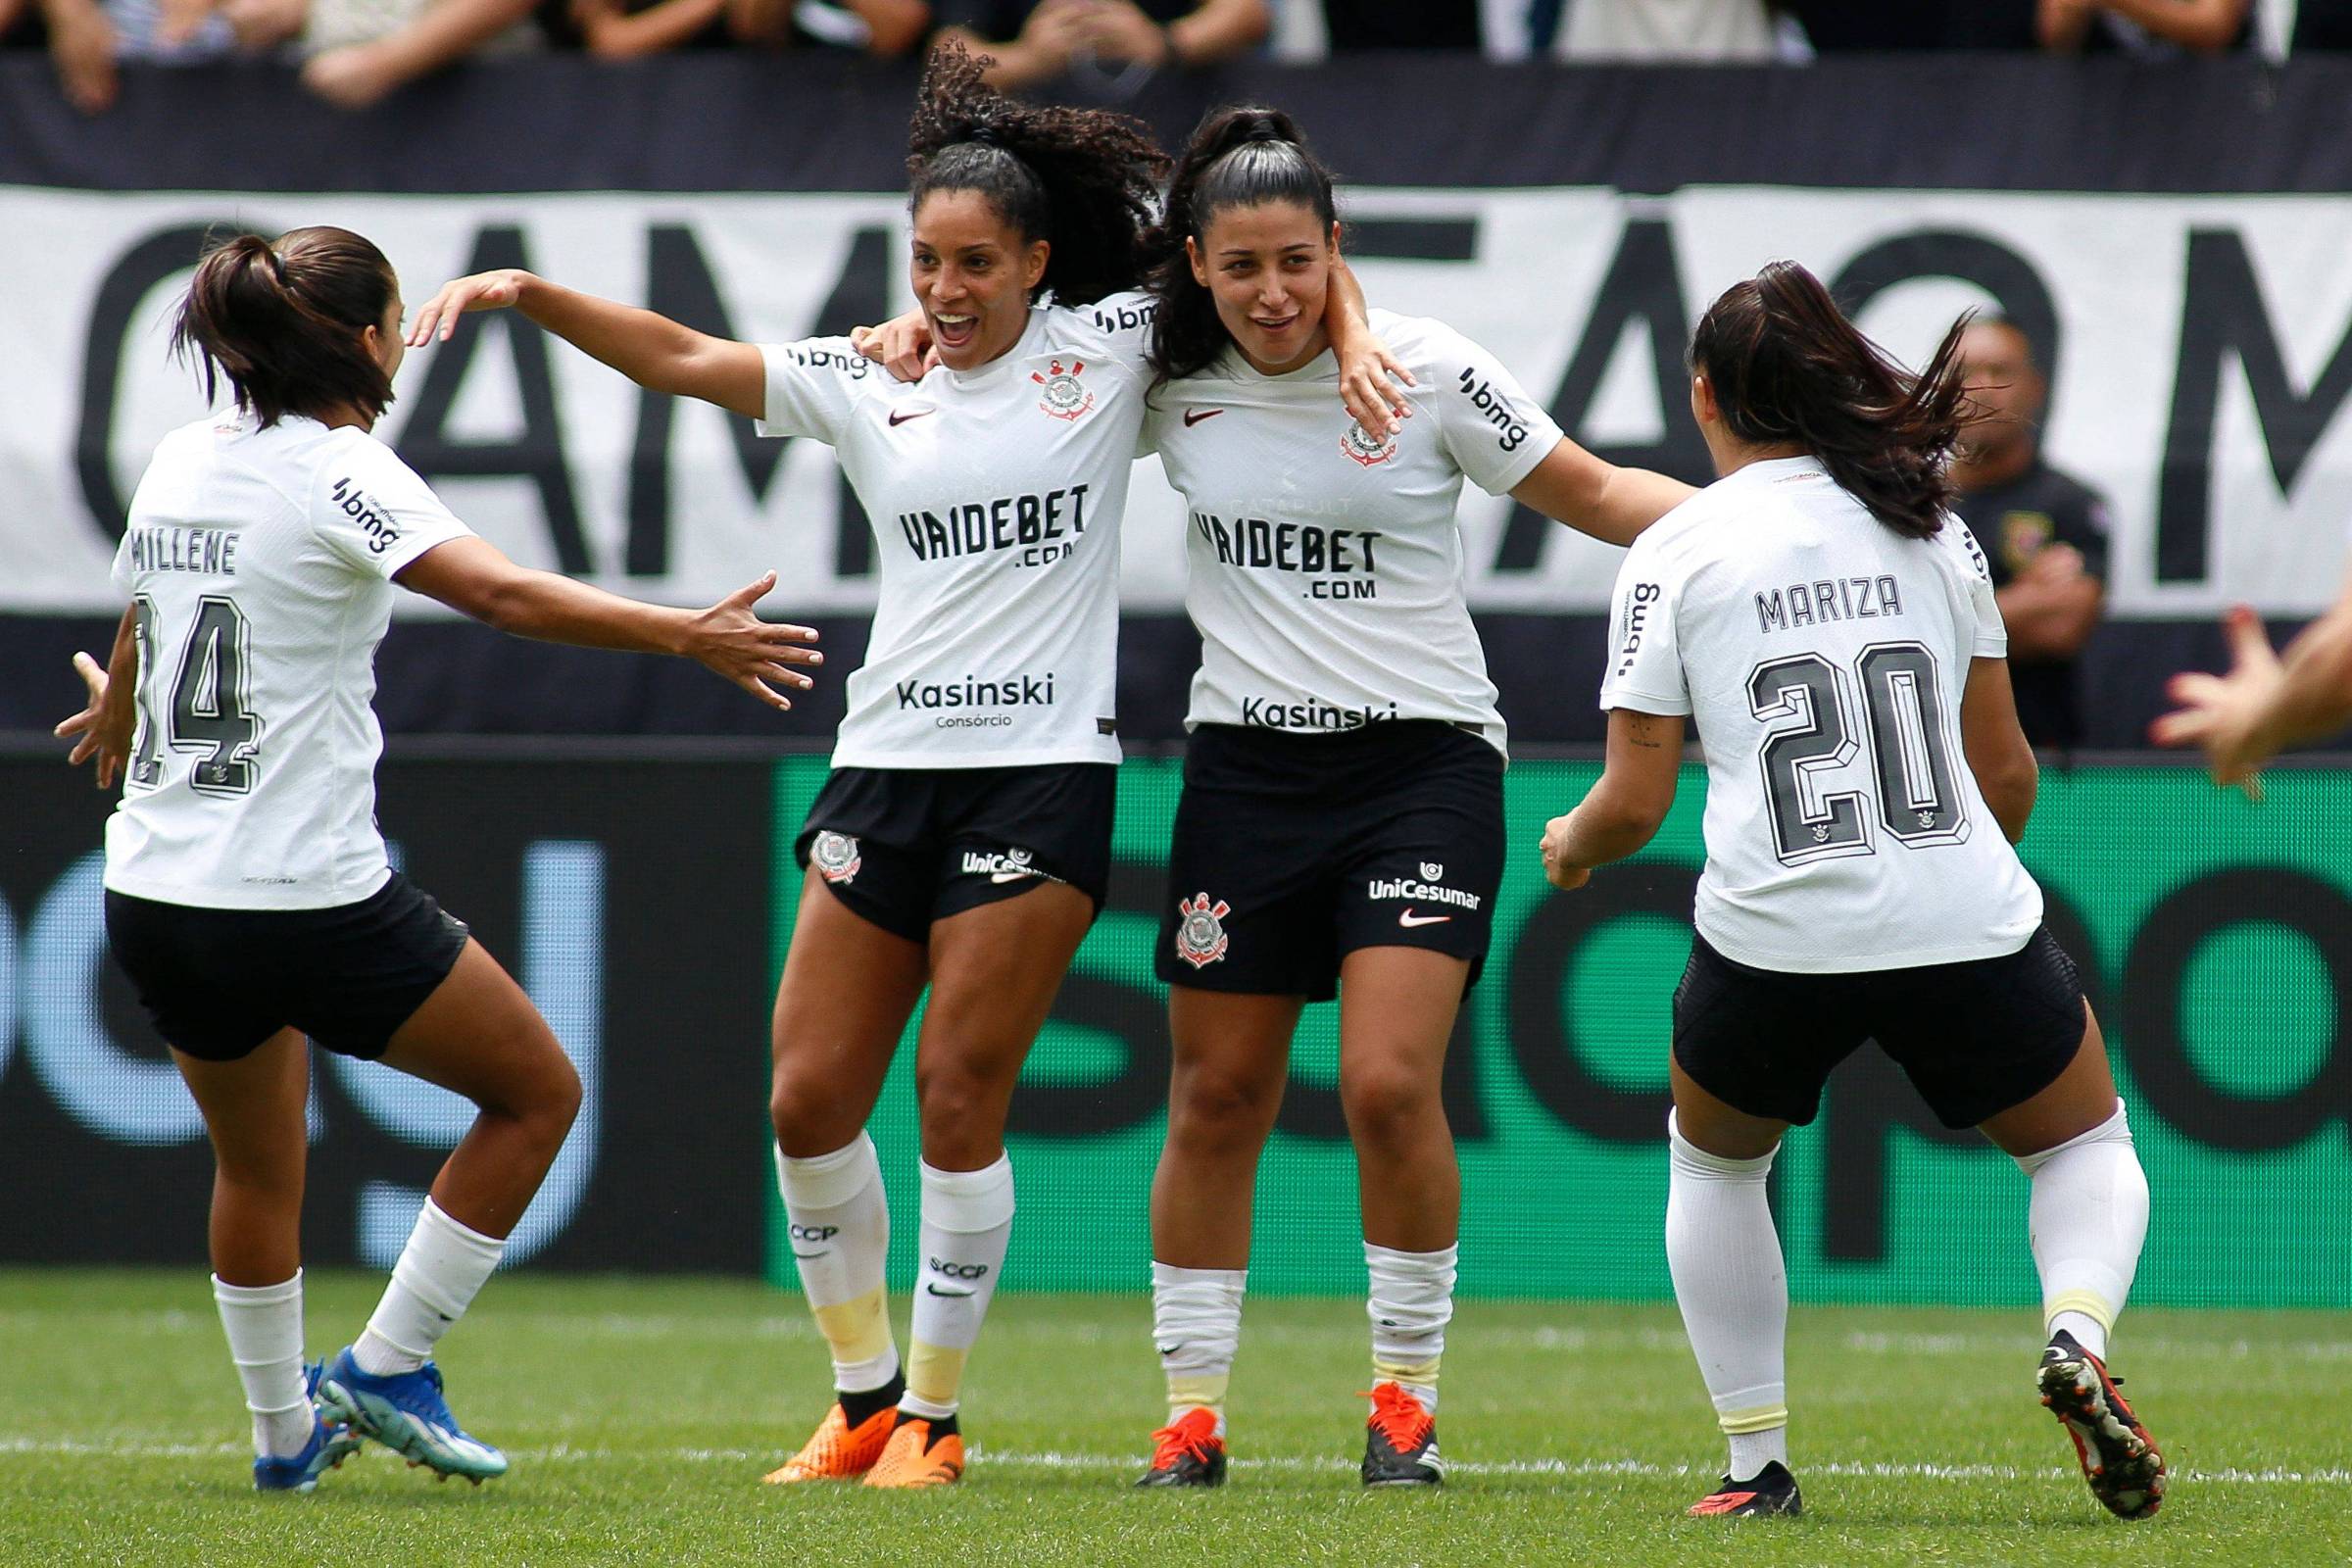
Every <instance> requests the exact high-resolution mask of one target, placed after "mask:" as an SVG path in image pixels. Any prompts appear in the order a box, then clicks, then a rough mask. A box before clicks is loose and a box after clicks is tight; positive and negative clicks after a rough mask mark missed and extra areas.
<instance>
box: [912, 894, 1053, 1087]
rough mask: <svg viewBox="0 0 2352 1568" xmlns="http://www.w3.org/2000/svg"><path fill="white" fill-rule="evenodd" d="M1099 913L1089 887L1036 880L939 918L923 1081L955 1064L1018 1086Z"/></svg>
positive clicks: (970, 1074) (961, 1073)
mask: <svg viewBox="0 0 2352 1568" xmlns="http://www.w3.org/2000/svg"><path fill="white" fill-rule="evenodd" d="M1094 919H1095V901H1094V899H1093V898H1091V897H1090V896H1089V895H1087V894H1086V893H1085V892H1083V891H1081V890H1080V889H1078V888H1075V887H1072V886H1070V885H1068V884H1066V883H1061V882H1046V881H1038V880H1034V879H1032V880H1031V881H1029V882H1028V883H1027V885H1026V886H1025V887H1024V888H1023V890H1022V891H1021V892H1019V893H1018V894H1017V895H1015V896H1014V897H1011V898H1005V899H999V900H996V901H994V902H992V903H988V904H982V905H979V906H977V907H972V908H966V909H963V910H961V911H960V912H958V913H956V914H952V915H949V916H948V917H946V918H945V919H942V920H938V921H935V922H933V924H932V926H931V1005H929V1006H928V1007H927V1008H926V1009H924V1013H923V1029H922V1034H921V1036H920V1038H919V1039H918V1040H917V1042H916V1047H915V1072H916V1076H917V1079H918V1082H919V1081H920V1080H922V1079H925V1078H936V1077H938V1076H939V1075H941V1074H942V1073H948V1074H952V1075H954V1076H956V1077H958V1078H964V1079H976V1080H980V1081H984V1082H989V1083H1002V1084H1003V1085H1004V1086H1005V1090H1006V1092H1007V1093H1009V1091H1010V1086H1011V1082H1012V1079H1013V1078H1015V1077H1017V1076H1018V1075H1019V1073H1020V1070H1021V1063H1022V1061H1023V1060H1025V1059H1026V1058H1027V1056H1028V1054H1029V1047H1030V1045H1031V1043H1032V1042H1034V1041H1035V1040H1036V1039H1037V1032H1038V1031H1039V1030H1040V1029H1042V1028H1044V1027H1045V1022H1046V1018H1047V1015H1048V1014H1050V1013H1051V1012H1052V1011H1053V1010H1054V997H1055V996H1057V995H1059V993H1060V991H1061V982H1062V977H1063V976H1064V975H1066V974H1067V973H1068V972H1069V968H1070V960H1071V959H1072V958H1073V957H1075V956H1077V953H1078V945H1079V943H1081V942H1083V941H1084V940H1085V939H1086V933H1087V929H1088V928H1089V927H1090V926H1092V925H1093V924H1094Z"/></svg>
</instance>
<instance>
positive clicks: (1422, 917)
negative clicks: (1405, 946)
mask: <svg viewBox="0 0 2352 1568" xmlns="http://www.w3.org/2000/svg"><path fill="white" fill-rule="evenodd" d="M1452 918H1453V916H1452V915H1450V914H1415V913H1414V912H1413V911H1412V910H1410V909H1407V910H1405V911H1404V912H1403V913H1402V914H1400V915H1398V916H1397V924H1398V925H1400V926H1403V927H1404V928H1405V929H1406V930H1407V931H1410V930H1411V929H1412V928H1413V927H1414V926H1417V925H1444V924H1445V923H1446V921H1448V920H1450V919H1452Z"/></svg>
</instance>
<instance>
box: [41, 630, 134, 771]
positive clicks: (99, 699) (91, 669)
mask: <svg viewBox="0 0 2352 1568" xmlns="http://www.w3.org/2000/svg"><path fill="white" fill-rule="evenodd" d="M73 672H74V673H75V674H77V675H79V676H80V677H81V683H82V685H84V686H86V687H88V688H89V701H88V703H87V704H86V705H85V706H84V707H83V708H82V711H80V712H78V713H75V714H74V715H73V717H72V718H69V719H67V720H66V721H65V722H64V723H62V724H60V725H58V726H57V728H56V729H55V730H54V731H52V732H51V733H53V734H55V735H56V736H57V737H58V739H60V740H70V741H72V742H73V751H71V752H69V753H67V754H66V761H67V763H68V764H69V765H71V766H73V767H79V766H80V765H81V764H82V763H84V762H86V761H88V760H91V759H92V758H95V759H97V763H98V787H99V788H100V789H102V790H106V789H112V788H114V785H115V779H116V778H117V777H118V776H119V775H120V774H121V773H122V771H123V762H124V761H125V760H127V759H128V758H129V756H130V741H131V732H132V731H133V729H134V728H135V727H136V726H137V723H138V714H137V712H136V711H135V710H133V708H132V707H131V705H130V704H129V703H118V704H115V705H113V706H112V707H111V708H110V707H109V706H108V703H107V700H106V699H107V692H108V688H109V684H110V683H109V682H108V680H107V674H106V670H105V668H104V667H103V666H101V665H100V664H99V662H98V661H96V660H95V659H92V658H91V657H90V656H89V655H87V654H75V655H74V656H73Z"/></svg>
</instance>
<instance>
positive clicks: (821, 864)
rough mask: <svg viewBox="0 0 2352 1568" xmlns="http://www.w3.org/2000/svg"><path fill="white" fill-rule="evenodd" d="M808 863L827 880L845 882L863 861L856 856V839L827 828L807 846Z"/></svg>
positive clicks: (855, 872)
mask: <svg viewBox="0 0 2352 1568" xmlns="http://www.w3.org/2000/svg"><path fill="white" fill-rule="evenodd" d="M864 863H865V862H864V861H863V860H862V859H860V858H858V841H857V840H856V839H854V838H852V837H850V836H849V835H848V834H847V833H836V832H834V831H833V830H832V829H830V828H827V829H826V830H825V831H824V832H822V833H819V834H818V835H817V836H816V842H815V843H813V844H811V845H809V864H810V865H813V866H815V867H816V874H817V875H819V876H821V877H823V878H824V879H825V880H826V881H828V882H847V881H849V880H850V878H852V877H854V876H856V875H857V874H858V867H859V866H860V865H863V864H864Z"/></svg>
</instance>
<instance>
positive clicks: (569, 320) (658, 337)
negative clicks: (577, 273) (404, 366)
mask: <svg viewBox="0 0 2352 1568" xmlns="http://www.w3.org/2000/svg"><path fill="white" fill-rule="evenodd" d="M503 310H515V311H520V312H521V313H522V314H523V315H524V316H525V317H528V318H529V319H531V320H533V321H535V322H537V323H538V324H539V325H541V326H543V327H545V328H546V329H547V330H549V331H550V332H553V333H555V334H556V336H558V337H560V338H562V339H563V340H564V342H566V343H569V344H570V345H571V346H572V347H573V348H576V349H578V350H579V351H580V352H581V353H583V354H585V355H587V356H589V358H591V359H596V360H602V361H603V362H604V363H605V364H607V365H610V366H611V367H613V368H614V369H615V370H618V371H619V372H620V373H621V374H623V375H625V376H627V377H628V378H629V379H630V380H632V381H634V382H636V383H637V384H638V385H639V386H642V387H646V388H649V389H650V390H652V391H655V392H666V393H668V394H670V395H671V396H672V397H682V398H701V399H702V400H703V401H704V402H706V403H715V404H717V405H718V406H719V407H720V408H722V409H727V410H730V411H732V412H733V413H736V414H740V415H742V416H743V417H746V418H750V419H757V418H760V417H762V416H764V415H765V414H766V412H767V368H766V365H765V363H764V362H763V361H762V360H761V359H760V350H759V348H758V347H757V346H756V345H754V344H750V343H737V342H734V341H732V340H731V339H728V338H723V337H712V336H711V334H710V333H708V332H698V331H696V330H695V329H694V328H693V327H691V326H685V325H682V324H680V323H679V322H676V321H673V320H671V319H669V318H668V317H666V316H662V315H660V314H658V313H656V312H653V311H645V310H639V309H638V308H637V307H636V306H633V305H622V304H619V303H617V302H615V301H613V300H606V299H599V298H597V297H596V296H595V295H593V294H583V293H581V292H580V291H579V290H577V289H570V288H564V286H562V285H561V284H558V283H551V282H549V281H548V280H547V279H546V278H544V277H540V276H538V275H537V274H536V273H532V272H526V271H523V270H521V269H519V268H506V269H503V270H499V271H495V272H475V273H473V274H472V275H471V276H468V277H461V278H459V279H457V280H456V281H455V282H451V283H444V284H442V285H441V288H440V291H439V292H438V293H436V294H434V296H433V297H432V298H431V299H429V300H426V301H425V302H424V305H423V307H422V308H421V309H420V310H418V311H417V316H416V319H415V322H414V324H412V325H411V326H410V328H409V346H410V347H411V348H417V347H420V346H422V345H423V344H425V343H428V342H431V341H432V340H433V339H434V338H435V337H436V336H438V337H439V339H440V340H441V341H442V342H444V343H446V342H448V341H449V339H450V335H451V334H452V333H454V332H455V331H457V329H458V318H459V317H461V316H463V315H465V314H466V312H467V311H503Z"/></svg>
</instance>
